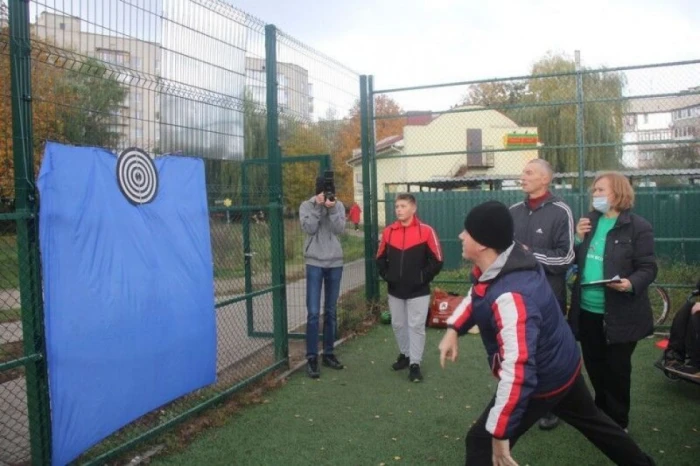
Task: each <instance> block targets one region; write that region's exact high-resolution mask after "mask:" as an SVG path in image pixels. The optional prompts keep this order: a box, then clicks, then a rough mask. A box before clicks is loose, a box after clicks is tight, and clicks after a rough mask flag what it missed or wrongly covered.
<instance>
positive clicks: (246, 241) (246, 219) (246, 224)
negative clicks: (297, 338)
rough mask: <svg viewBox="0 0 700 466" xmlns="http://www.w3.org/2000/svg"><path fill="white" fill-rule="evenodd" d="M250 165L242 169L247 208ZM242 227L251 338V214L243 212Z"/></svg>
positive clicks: (243, 199)
mask: <svg viewBox="0 0 700 466" xmlns="http://www.w3.org/2000/svg"><path fill="white" fill-rule="evenodd" d="M249 167H250V165H249V164H247V163H245V162H243V166H242V167H241V186H242V189H243V191H242V192H241V200H242V201H243V206H244V207H246V206H248V205H250V195H249V189H250V186H248V168H249ZM241 215H242V218H241V227H242V229H243V274H244V279H243V280H244V284H245V295H246V299H245V311H246V324H247V327H248V336H251V335H252V334H253V332H254V331H255V322H254V320H253V319H254V317H253V316H254V314H253V298H251V297H250V294H251V293H252V292H253V267H252V261H253V251H251V250H250V212H248V211H245V210H244V211H243V212H242V213H241Z"/></svg>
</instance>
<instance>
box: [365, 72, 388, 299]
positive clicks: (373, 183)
mask: <svg viewBox="0 0 700 466" xmlns="http://www.w3.org/2000/svg"><path fill="white" fill-rule="evenodd" d="M367 88H368V89H367V90H368V92H367V94H368V99H367V104H368V117H369V118H368V121H367V131H368V132H369V156H370V157H369V163H370V182H369V188H370V191H371V192H372V235H371V237H370V240H371V241H372V243H371V248H372V257H374V256H375V255H376V253H377V248H379V212H378V209H379V193H378V191H377V189H378V188H377V151H376V149H377V146H376V142H375V136H376V130H375V125H376V120H375V119H374V76H372V75H369V77H368V83H367ZM384 212H385V213H386V202H385V203H384ZM385 216H386V215H385ZM372 290H373V291H374V295H373V297H374V299H379V269H378V268H377V263H376V262H375V261H372Z"/></svg>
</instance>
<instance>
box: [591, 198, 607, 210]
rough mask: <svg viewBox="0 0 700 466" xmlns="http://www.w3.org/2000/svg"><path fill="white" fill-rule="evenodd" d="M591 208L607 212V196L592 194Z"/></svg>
mask: <svg viewBox="0 0 700 466" xmlns="http://www.w3.org/2000/svg"><path fill="white" fill-rule="evenodd" d="M593 208H594V209H595V210H597V211H598V212H600V213H601V214H607V213H608V211H609V210H610V203H609V202H608V196H593Z"/></svg>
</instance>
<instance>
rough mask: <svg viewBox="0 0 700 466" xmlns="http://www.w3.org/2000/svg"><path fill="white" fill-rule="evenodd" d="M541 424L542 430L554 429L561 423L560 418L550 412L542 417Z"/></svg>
mask: <svg viewBox="0 0 700 466" xmlns="http://www.w3.org/2000/svg"><path fill="white" fill-rule="evenodd" d="M539 425H540V429H542V430H552V429H554V428H555V427H556V426H558V425H559V418H558V417H556V416H555V415H554V414H552V413H548V414H547V415H545V417H543V418H542V419H540V423H539Z"/></svg>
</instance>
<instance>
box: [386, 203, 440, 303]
mask: <svg viewBox="0 0 700 466" xmlns="http://www.w3.org/2000/svg"><path fill="white" fill-rule="evenodd" d="M442 263H443V258H442V249H441V248H440V241H439V240H438V237H437V233H435V230H433V228H432V227H431V226H430V225H427V224H425V223H423V222H421V221H420V220H418V217H415V216H414V217H413V221H412V222H411V224H410V225H408V226H403V225H402V224H401V222H399V221H396V222H394V223H392V224H391V225H389V226H388V227H386V228H385V229H384V231H383V232H382V240H381V242H380V243H379V250H378V251H377V267H378V269H379V275H380V276H381V277H382V278H383V279H384V280H386V281H387V284H388V288H389V294H390V295H391V296H393V297H395V298H399V299H412V298H418V297H419V296H426V295H429V294H430V282H431V281H433V278H435V276H436V275H437V274H438V273H440V270H441V269H442Z"/></svg>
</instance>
